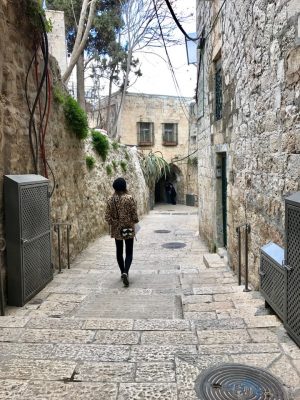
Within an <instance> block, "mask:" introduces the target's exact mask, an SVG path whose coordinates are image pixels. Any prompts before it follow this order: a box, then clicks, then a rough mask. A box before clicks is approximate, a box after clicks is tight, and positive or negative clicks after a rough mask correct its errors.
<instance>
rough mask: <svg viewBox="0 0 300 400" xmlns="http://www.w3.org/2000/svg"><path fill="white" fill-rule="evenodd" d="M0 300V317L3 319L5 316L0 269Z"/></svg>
mask: <svg viewBox="0 0 300 400" xmlns="http://www.w3.org/2000/svg"><path fill="white" fill-rule="evenodd" d="M0 296H1V297H0V300H1V316H2V317H3V316H4V315H5V309H4V290H3V280H2V270H1V267H0Z"/></svg>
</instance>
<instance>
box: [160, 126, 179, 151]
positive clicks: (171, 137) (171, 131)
mask: <svg viewBox="0 0 300 400" xmlns="http://www.w3.org/2000/svg"><path fill="white" fill-rule="evenodd" d="M171 126H172V127H171ZM162 144H163V145H164V146H177V145H178V123H176V122H165V123H163V124H162Z"/></svg>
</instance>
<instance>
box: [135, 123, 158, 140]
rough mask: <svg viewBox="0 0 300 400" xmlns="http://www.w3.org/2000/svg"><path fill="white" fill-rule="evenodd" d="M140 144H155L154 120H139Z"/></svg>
mask: <svg viewBox="0 0 300 400" xmlns="http://www.w3.org/2000/svg"><path fill="white" fill-rule="evenodd" d="M137 125H138V144H139V146H153V144H154V140H153V132H154V124H153V122H138V124H137Z"/></svg>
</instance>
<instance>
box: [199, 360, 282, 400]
mask: <svg viewBox="0 0 300 400" xmlns="http://www.w3.org/2000/svg"><path fill="white" fill-rule="evenodd" d="M195 391H196V393H197V396H198V397H199V399H201V400H216V399H218V400H288V398H287V395H286V392H285V390H284V388H283V386H282V385H281V384H280V382H278V380H277V379H276V378H275V377H274V376H273V375H271V374H270V373H269V372H267V371H265V370H264V369H260V368H254V367H249V366H247V365H242V364H223V365H220V366H217V367H213V368H210V369H208V370H206V371H205V372H203V373H202V374H200V375H199V376H198V378H197V380H196V383H195Z"/></svg>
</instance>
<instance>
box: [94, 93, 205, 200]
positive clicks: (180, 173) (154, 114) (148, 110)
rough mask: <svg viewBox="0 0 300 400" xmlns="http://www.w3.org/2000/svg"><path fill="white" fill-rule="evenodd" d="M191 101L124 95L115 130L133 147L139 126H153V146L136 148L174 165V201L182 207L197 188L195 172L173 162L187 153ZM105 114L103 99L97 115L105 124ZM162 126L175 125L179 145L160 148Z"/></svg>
mask: <svg viewBox="0 0 300 400" xmlns="http://www.w3.org/2000/svg"><path fill="white" fill-rule="evenodd" d="M120 97H121V96H120V93H115V94H114V95H113V96H112V102H111V113H110V124H109V126H113V123H114V121H115V118H116V110H117V109H118V108H119V102H120ZM191 101H192V98H182V99H179V98H178V97H176V96H164V95H150V94H145V93H126V97H125V100H124V106H123V110H122V114H121V116H120V120H119V126H118V131H119V133H120V142H121V143H123V144H127V145H130V146H133V145H137V144H138V123H139V122H151V123H153V124H154V125H153V126H154V143H153V145H152V146H139V147H138V149H139V151H141V152H143V153H145V154H147V153H149V152H150V151H152V152H160V153H161V154H162V155H163V157H164V159H165V160H166V161H167V162H168V163H171V162H173V163H174V164H175V165H176V168H175V169H176V171H177V172H176V182H175V181H174V180H173V183H174V184H175V187H176V190H177V201H178V202H180V203H185V198H186V193H190V192H191V190H192V191H193V192H197V188H195V182H196V180H195V176H194V175H195V168H190V171H188V165H187V160H185V161H184V162H181V161H180V162H177V161H176V160H175V159H176V158H177V159H178V160H180V159H181V158H183V157H185V156H187V155H188V152H189V135H190V125H189V122H190V116H189V113H190V110H189V105H190V103H191ZM106 110H107V99H104V101H103V102H102V104H101V107H100V113H101V116H102V118H103V119H104V120H105V119H106ZM95 115H96V116H95ZM97 116H98V112H97V113H96V114H94V116H93V118H92V119H91V121H93V122H92V123H94V124H95V119H96V117H97ZM164 123H174V124H178V144H177V145H176V146H166V145H163V124H164ZM108 134H110V131H109V132H108ZM158 154H159V153H158ZM171 175H172V174H171ZM153 195H154V194H153Z"/></svg>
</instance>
